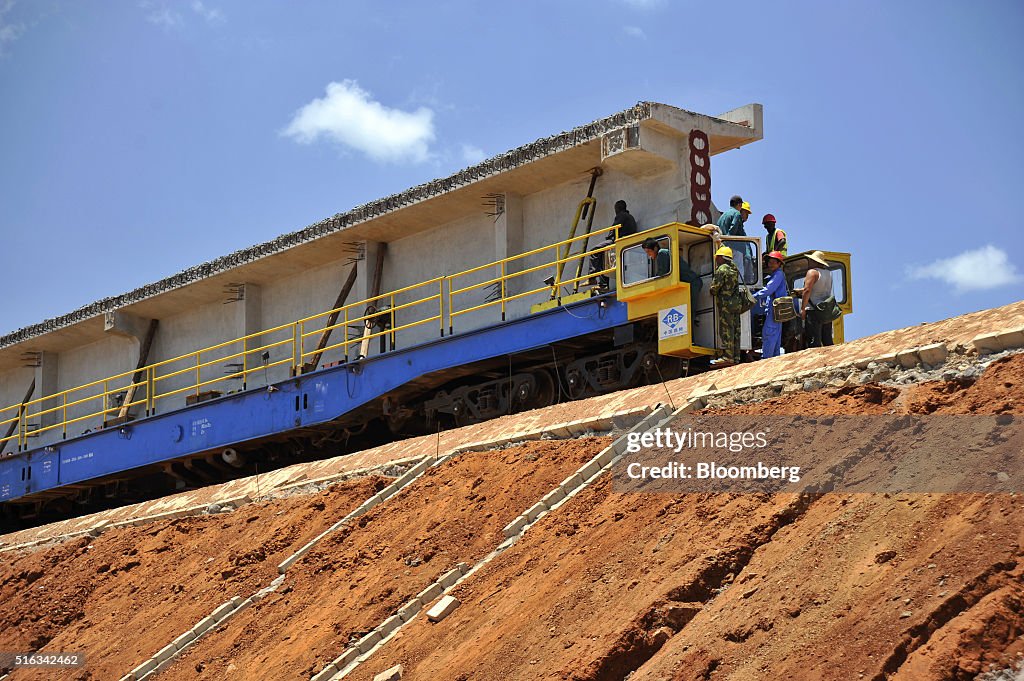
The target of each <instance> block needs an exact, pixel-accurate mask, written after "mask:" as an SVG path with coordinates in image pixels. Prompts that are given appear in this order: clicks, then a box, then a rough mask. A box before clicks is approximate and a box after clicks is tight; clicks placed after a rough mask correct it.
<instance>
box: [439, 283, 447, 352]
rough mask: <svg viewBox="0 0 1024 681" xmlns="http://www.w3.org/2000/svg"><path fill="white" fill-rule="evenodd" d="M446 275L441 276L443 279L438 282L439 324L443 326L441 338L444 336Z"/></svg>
mask: <svg viewBox="0 0 1024 681" xmlns="http://www.w3.org/2000/svg"><path fill="white" fill-rule="evenodd" d="M445 279H446V277H441V280H440V281H438V282H437V319H438V324H440V326H441V338H444V280H445Z"/></svg>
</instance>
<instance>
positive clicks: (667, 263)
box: [620, 236, 672, 286]
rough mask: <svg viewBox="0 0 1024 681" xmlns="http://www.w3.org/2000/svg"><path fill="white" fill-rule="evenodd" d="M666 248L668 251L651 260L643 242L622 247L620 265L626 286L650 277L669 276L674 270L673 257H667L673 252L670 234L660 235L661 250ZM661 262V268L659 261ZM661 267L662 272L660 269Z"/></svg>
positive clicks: (659, 247) (659, 248)
mask: <svg viewBox="0 0 1024 681" xmlns="http://www.w3.org/2000/svg"><path fill="white" fill-rule="evenodd" d="M662 249H665V250H667V251H668V253H665V254H661V255H660V257H659V258H657V259H655V260H651V259H650V258H648V257H647V252H646V251H645V250H644V249H643V245H642V244H636V245H635V246H630V247H628V248H623V249H622V255H621V262H620V266H621V267H622V283H623V285H624V286H631V285H633V284H638V283H640V282H642V281H647V280H648V279H655V278H657V277H664V276H668V274H669V273H671V272H672V258H671V257H667V256H668V254H669V253H671V252H672V239H671V238H669V237H668V236H662V237H658V250H659V252H660V251H661V250H662ZM659 262H660V263H661V267H660V268H659V266H658V263H659ZM659 269H661V270H662V271H661V273H659V272H658V270H659Z"/></svg>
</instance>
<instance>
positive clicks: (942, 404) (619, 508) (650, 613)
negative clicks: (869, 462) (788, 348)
mask: <svg viewBox="0 0 1024 681" xmlns="http://www.w3.org/2000/svg"><path fill="white" fill-rule="evenodd" d="M1022 404H1024V355H1017V356H1012V357H1008V358H1005V359H1003V360H999V361H996V362H994V363H993V364H992V365H991V366H989V367H988V369H987V370H986V371H985V372H984V373H983V374H982V376H981V377H980V378H979V379H978V380H977V381H970V380H954V381H946V382H932V383H927V384H921V385H910V386H904V387H900V386H886V385H864V386H848V387H843V388H836V389H825V390H821V391H817V392H809V393H804V392H798V393H792V394H786V395H783V396H780V397H778V398H774V399H771V400H767V401H764V402H760V403H757V404H746V405H736V406H733V407H729V408H727V409H723V410H717V411H716V413H737V414H739V413H742V414H749V415H754V416H758V415H765V416H773V417H774V416H778V415H797V414H798V415H807V416H816V415H842V414H1003V413H1024V408H1022V407H1021V406H1020V405H1022ZM607 442H608V440H607V439H605V438H590V439H584V440H576V441H568V442H560V441H538V442H531V443H527V444H526V445H523V446H518V447H511V448H508V449H505V450H497V451H491V452H483V453H472V454H466V455H463V456H460V457H457V458H455V459H453V460H451V461H449V462H448V463H447V464H445V465H443V466H441V467H438V468H434V469H430V470H429V471H428V473H427V474H426V475H425V476H424V477H423V478H422V479H420V480H419V481H417V482H416V483H414V485H413V486H412V487H410V488H408V489H407V490H406V491H404V492H403V493H402V494H401V495H399V496H398V497H396V498H394V499H392V500H389V501H388V502H387V503H385V504H384V505H382V506H380V507H377V508H376V509H374V510H373V511H371V512H370V513H368V514H366V515H365V516H363V517H362V518H361V519H360V520H359V521H358V522H356V523H353V524H352V525H350V526H348V527H346V528H343V529H342V530H340V531H338V532H337V533H335V534H333V535H331V536H330V537H329V538H327V539H326V540H325V541H324V542H322V543H321V544H320V545H318V547H317V548H316V549H315V550H314V551H312V552H311V553H310V554H309V555H307V556H306V558H305V559H304V560H303V561H301V562H300V563H299V564H298V565H296V567H295V568H293V570H292V571H290V572H289V574H288V578H287V580H286V581H285V584H284V586H282V588H281V589H280V590H279V591H278V592H276V593H275V594H272V595H270V596H269V597H267V598H266V599H264V600H263V601H260V602H258V603H257V604H256V605H254V606H253V607H251V608H250V609H248V610H246V611H245V612H243V613H241V614H240V615H238V616H237V617H236V618H235V619H233V620H231V621H230V622H229V623H228V624H227V625H225V626H224V627H222V628H221V629H219V630H217V631H215V632H213V633H212V634H211V635H209V636H208V637H206V638H204V639H203V640H202V641H201V642H200V643H199V644H198V645H197V646H195V647H194V648H193V649H191V650H190V651H189V652H187V653H186V655H184V656H183V657H182V658H181V659H180V660H178V662H177V663H176V664H175V665H173V666H172V667H171V668H170V669H168V670H167V671H166V672H165V673H163V674H162V675H161V678H167V679H195V678H217V679H221V678H227V679H256V678H266V679H303V678H309V676H310V675H311V674H313V673H315V672H317V671H319V669H320V668H321V667H322V666H323V665H324V664H326V663H327V662H328V661H330V660H331V659H333V658H334V657H335V656H337V655H338V654H339V653H340V652H341V651H342V650H343V649H344V648H345V646H346V644H347V643H348V642H350V641H351V640H353V639H354V638H357V637H358V636H360V635H361V634H362V633H364V632H366V631H367V630H369V629H370V628H372V627H373V626H375V625H377V624H379V623H380V622H381V621H382V620H383V619H385V618H386V617H388V616H390V615H391V614H393V613H394V612H395V611H396V609H397V608H398V607H399V606H401V605H402V604H403V603H405V602H406V601H407V600H408V599H409V598H411V597H412V596H414V595H415V594H416V593H418V592H419V591H420V590H422V589H423V588H424V587H425V586H427V585H428V584H429V583H430V582H432V581H433V580H434V579H436V578H437V577H438V576H439V575H440V574H442V573H443V572H445V571H447V570H449V569H451V568H452V567H453V566H454V565H455V564H456V563H458V562H467V563H473V562H475V561H476V560H478V559H479V558H481V557H482V556H484V555H486V554H487V553H488V552H489V551H490V550H491V549H492V548H494V546H496V545H497V544H498V543H499V542H500V541H501V539H502V536H501V528H502V527H503V526H504V525H505V524H506V523H507V522H509V521H510V520H511V519H512V518H513V517H514V516H515V515H517V514H518V513H520V512H522V511H523V510H525V509H526V508H527V507H529V506H530V505H532V504H533V503H534V502H535V501H536V500H537V499H539V498H540V497H541V496H542V495H543V494H544V493H546V492H547V491H548V490H550V489H551V488H552V487H554V486H555V485H556V484H558V482H560V481H561V480H562V479H563V478H564V477H566V475H568V473H569V472H570V471H572V470H573V469H575V468H576V467H577V466H579V465H580V464H581V463H583V462H584V461H585V460H586V459H588V458H589V457H591V456H593V454H595V453H597V452H598V451H599V450H600V449H601V448H602V447H604V446H605V445H606V444H607ZM381 482H382V481H380V480H378V481H373V480H365V481H362V482H361V483H346V484H344V485H339V486H337V487H335V488H332V489H331V491H329V492H326V493H324V494H321V495H315V496H311V497H303V498H294V499H288V500H283V501H279V502H274V503H273V504H264V505H258V506H252V507H245V508H243V509H241V510H239V511H236V512H234V513H232V514H226V515H217V516H209V517H202V518H192V519H186V520H179V521H174V522H167V523H161V524H154V525H152V526H149V527H143V528H131V529H127V530H117V531H112V532H109V533H108V534H106V535H104V536H103V537H102V538H100V539H98V540H93V541H91V542H89V541H86V540H79V541H77V542H69V543H67V544H65V545H62V546H58V547H54V548H50V549H48V550H45V551H40V552H37V553H34V554H29V555H25V556H21V557H18V558H14V559H12V560H9V561H8V562H6V563H3V564H2V565H0V569H2V572H0V649H7V650H28V649H33V648H38V647H40V646H41V645H43V644H46V645H45V649H46V650H67V651H73V650H78V651H84V652H85V653H86V655H87V656H88V658H89V665H88V667H87V669H85V670H82V671H80V672H73V673H70V674H69V675H67V677H66V678H91V679H108V678H118V677H119V676H120V675H121V674H123V673H124V672H125V671H126V670H128V669H131V668H132V667H134V666H135V665H136V664H138V663H139V662H141V661H142V660H143V659H144V658H145V657H148V656H149V655H152V654H153V653H154V652H155V651H156V650H158V649H159V648H161V647H162V646H164V645H166V644H167V643H168V642H169V641H170V640H171V639H173V638H174V637H175V636H177V635H178V634H180V633H181V632H183V631H184V630H185V629H186V628H188V627H189V626H191V625H192V624H193V623H194V622H195V621H196V620H197V619H199V618H200V617H202V616H204V615H206V614H208V612H209V611H210V609H211V608H212V607H214V606H215V605H217V604H218V603H220V602H222V601H223V600H225V599H226V598H227V597H229V596H231V595H235V594H238V595H242V596H247V595H249V594H250V593H251V592H252V591H254V590H255V589H256V588H258V587H260V586H264V585H265V584H266V583H268V582H269V581H270V579H272V578H273V576H274V574H275V573H274V566H276V564H277V562H279V560H281V559H283V558H284V557H285V556H286V555H288V553H290V551H292V550H294V549H295V548H297V547H298V546H299V545H301V544H302V543H303V542H304V541H305V540H306V538H308V537H310V536H312V535H313V534H315V533H316V532H318V531H320V530H321V529H322V528H324V527H326V526H327V525H328V524H330V523H332V522H333V521H334V520H336V519H337V518H339V517H341V516H343V515H344V514H345V512H346V511H347V510H348V509H350V508H351V507H353V506H355V504H357V503H358V502H359V501H361V500H362V499H363V498H365V497H366V496H369V494H370V493H371V492H372V491H373V489H374V486H375V485H379V484H381ZM359 484H362V485H364V487H363V488H358V485H359ZM1022 543H1024V498H1022V496H1021V495H1015V496H1011V495H996V494H990V495H982V494H955V495H954V494H946V495H939V494H916V495H908V494H904V495H884V494H859V495H853V494H838V493H836V494H825V495H818V496H796V495H781V494H780V495H766V494H747V495H739V494H689V495H684V494H613V493H612V492H611V481H610V480H609V479H607V478H605V479H603V480H600V481H599V482H598V483H597V484H595V485H594V486H592V487H591V488H589V489H587V490H584V491H583V492H582V493H581V494H579V495H578V496H577V497H576V498H574V499H573V500H571V501H570V502H569V503H567V504H566V505H565V506H563V507H562V508H561V509H559V510H558V511H557V512H555V513H552V514H550V515H548V516H546V517H545V518H543V519H542V520H541V521H540V522H539V523H538V524H537V525H535V526H534V527H532V528H531V529H530V531H529V532H527V533H526V535H525V536H524V537H523V538H522V539H521V540H520V541H519V542H517V543H516V544H515V545H514V546H512V547H511V548H510V549H508V550H507V551H506V552H504V553H503V554H501V555H500V556H499V557H498V559H497V560H495V561H494V562H492V563H490V564H488V565H487V566H485V567H484V568H483V569H482V570H481V571H480V572H478V573H476V574H475V575H473V577H471V578H470V579H468V580H466V581H465V582H464V583H463V584H461V585H460V586H459V587H458V588H457V589H456V590H455V594H456V595H457V596H458V597H459V598H460V599H461V601H462V605H461V607H459V608H458V609H457V610H456V611H455V613H454V614H452V615H451V616H449V617H448V618H447V619H445V620H444V621H442V622H440V623H437V624H431V623H429V622H427V621H426V618H425V617H422V616H420V617H417V618H416V619H415V620H413V621H412V622H411V623H410V624H409V625H407V626H406V627H405V628H404V629H402V631H401V632H399V633H398V634H397V636H396V637H395V638H394V639H393V640H391V641H390V642H389V643H388V644H387V645H386V646H385V647H383V648H382V649H381V650H380V651H379V652H378V653H376V654H375V655H374V657H372V658H371V659H370V661H369V662H368V663H366V664H364V665H363V666H362V667H360V668H359V669H358V670H357V671H356V673H355V674H353V675H352V676H351V677H349V678H352V679H356V680H358V681H370V680H371V679H372V678H373V675H374V674H375V673H377V672H380V671H381V670H383V669H385V668H388V667H390V666H392V665H394V664H397V663H401V664H403V665H404V667H405V670H406V673H405V676H404V678H405V679H410V680H412V681H416V680H417V679H431V680H434V679H459V680H462V681H469V680H471V679H472V680H474V681H476V680H488V679H530V680H531V681H532V680H534V679H561V680H565V679H572V680H574V681H598V680H611V679H616V680H618V679H624V678H626V677H627V676H628V678H629V679H630V681H638V680H643V681H654V680H656V679H657V680H661V681H664V680H680V681H681V680H690V679H708V678H730V679H768V678H792V679H801V680H807V681H810V680H811V679H837V680H838V679H844V680H845V679H871V680H873V681H874V680H879V681H880V680H882V679H915V680H916V679H934V680H938V679H967V678H973V676H974V675H975V674H977V673H978V672H980V671H983V670H985V669H988V668H989V665H993V664H994V665H996V666H998V667H1008V666H1010V665H1011V664H1012V663H1013V661H1014V660H1015V659H1017V656H1018V654H1021V653H1024V639H1022V634H1024V577H1022V570H1024V552H1022V549H1021V546H1022ZM254 547H255V548H254ZM39 587H42V588H39ZM22 678H53V675H49V676H45V675H42V674H37V675H35V676H33V675H31V674H29V673H28V672H24V671H19V672H18V673H16V674H13V675H12V679H22Z"/></svg>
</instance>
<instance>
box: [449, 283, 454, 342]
mask: <svg viewBox="0 0 1024 681" xmlns="http://www.w3.org/2000/svg"><path fill="white" fill-rule="evenodd" d="M454 279H455V278H454V277H452V278H451V279H449V280H448V335H449V336H451V335H452V334H454V333H455V326H454V325H453V324H454V323H453V322H452V310H453V309H454V308H453V305H454V303H452V282H453V281H454Z"/></svg>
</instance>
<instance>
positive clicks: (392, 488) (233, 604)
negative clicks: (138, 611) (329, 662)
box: [120, 457, 444, 681]
mask: <svg viewBox="0 0 1024 681" xmlns="http://www.w3.org/2000/svg"><path fill="white" fill-rule="evenodd" d="M443 460H444V459H441V461H443ZM432 463H435V462H434V461H433V459H432V458H430V457H427V458H423V459H421V460H420V461H419V462H418V463H416V464H415V465H414V466H412V467H411V468H410V469H409V470H407V471H405V473H403V474H402V475H401V476H400V477H399V478H397V479H396V480H395V481H394V482H392V483H391V484H390V485H388V486H387V487H385V488H384V489H382V490H381V491H379V492H377V493H376V494H375V495H373V496H372V497H370V498H369V499H367V500H366V501H364V502H363V503H361V504H360V505H359V506H357V507H356V508H355V510H353V511H352V512H351V513H349V514H348V515H346V516H345V517H344V518H342V519H341V520H339V521H338V522H336V523H334V524H333V525H331V526H330V527H329V528H327V529H326V530H324V531H323V532H321V533H320V534H319V535H317V536H316V537H314V538H313V539H312V540H311V541H309V542H308V543H307V544H305V545H304V546H303V547H302V548H300V549H299V550H298V551H296V552H295V553H293V554H292V555H290V556H289V557H288V558H286V559H285V560H284V561H282V562H281V564H280V565H278V566H277V571H278V572H279V573H280V575H279V576H278V577H277V578H275V579H274V580H273V581H272V582H271V583H270V585H269V586H266V587H264V588H262V589H260V590H259V591H257V592H256V593H254V594H253V595H251V596H249V597H248V598H246V599H243V598H241V597H240V596H234V597H232V598H231V599H230V600H228V601H226V602H224V603H222V604H221V605H220V606H218V607H217V608H215V609H214V610H213V612H211V613H210V614H209V615H207V616H206V617H204V618H203V619H201V620H199V621H198V622H196V624H195V625H194V626H193V627H192V628H191V629H189V630H188V631H186V632H185V633H183V634H182V635H181V636H179V637H178V638H176V639H174V640H173V641H171V642H170V643H169V644H167V645H166V646H164V647H163V648H162V649H160V650H159V651H158V652H157V654H156V655H154V656H153V657H151V658H149V659H148V660H146V661H145V662H143V663H142V664H140V665H139V666H138V667H136V668H135V669H133V670H132V671H130V672H129V673H128V674H126V675H125V676H123V677H121V680H120V681H142V679H149V678H151V677H153V676H155V675H157V674H159V673H160V672H161V671H163V670H164V669H166V668H167V667H169V666H170V665H172V664H173V663H174V661H175V660H176V659H177V658H178V657H179V656H180V655H181V654H182V653H183V652H185V651H186V650H188V649H189V648H190V647H191V646H193V645H195V644H196V642H197V641H198V640H199V639H200V638H202V637H203V636H204V635H206V634H207V633H209V632H211V631H213V630H215V629H216V628H217V627H219V626H221V625H223V624H225V623H227V622H228V620H230V619H231V618H233V617H234V616H235V615H237V614H239V613H240V612H242V611H244V610H245V609H246V608H248V607H249V606H251V605H252V604H253V603H255V602H256V601H258V600H261V599H263V598H265V597H266V596H268V595H269V594H271V593H273V592H274V591H277V589H278V587H280V586H281V584H283V583H284V578H285V572H287V571H288V569H289V568H290V567H291V566H292V565H294V564H295V563H297V562H298V561H299V560H300V559H301V558H302V557H303V556H305V555H306V554H307V553H309V551H310V550H311V549H312V548H313V547H314V546H316V544H317V542H319V541H321V540H322V539H323V538H324V537H326V536H327V535H329V534H331V533H332V532H335V531H337V530H338V529H339V528H340V527H342V526H343V525H345V524H346V523H348V522H350V521H352V520H354V519H356V518H358V517H359V516H361V515H363V514H365V513H366V512H367V511H369V510H370V509H371V508H373V507H374V506H377V505H378V504H381V503H383V502H384V501H385V500H387V499H389V498H390V497H392V496H394V495H395V494H397V493H398V492H399V491H401V490H402V488H404V487H405V486H407V485H409V484H410V483H412V482H413V481H414V480H416V479H417V478H418V477H419V476H420V475H422V474H423V472H424V471H425V470H427V468H429V467H430V465H431V464H432ZM435 465H436V464H435Z"/></svg>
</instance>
